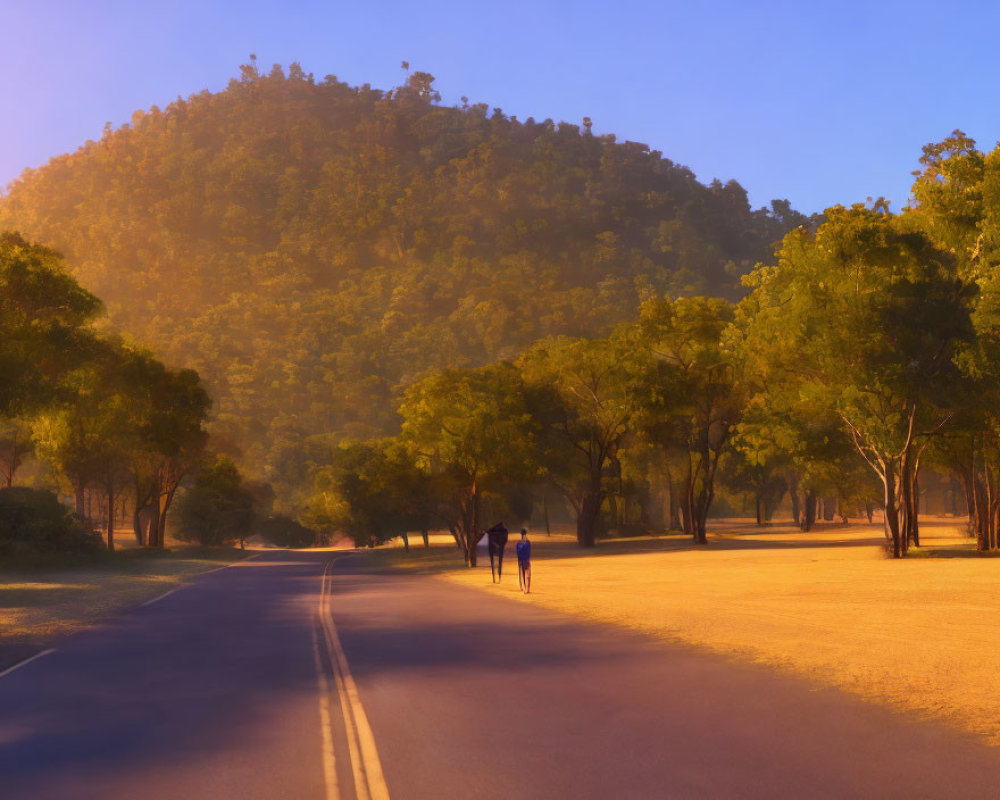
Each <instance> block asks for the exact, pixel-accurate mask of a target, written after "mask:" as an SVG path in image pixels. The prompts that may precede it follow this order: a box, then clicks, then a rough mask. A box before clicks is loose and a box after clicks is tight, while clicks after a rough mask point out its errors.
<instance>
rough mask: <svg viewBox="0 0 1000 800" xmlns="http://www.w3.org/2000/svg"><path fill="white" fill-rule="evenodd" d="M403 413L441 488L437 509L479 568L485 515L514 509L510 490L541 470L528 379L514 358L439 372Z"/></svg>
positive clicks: (419, 456) (409, 397)
mask: <svg viewBox="0 0 1000 800" xmlns="http://www.w3.org/2000/svg"><path fill="white" fill-rule="evenodd" d="M399 413H400V415H401V416H402V417H403V429H402V433H401V441H402V442H403V444H404V445H405V446H406V447H407V448H408V449H409V450H410V452H411V453H413V456H414V458H415V459H416V462H417V463H418V464H419V466H420V467H421V468H422V469H423V470H424V471H425V472H426V473H427V475H428V476H429V477H430V478H431V479H432V480H433V481H434V485H435V486H436V492H435V493H436V496H437V498H438V500H439V502H438V504H437V507H436V509H435V513H436V514H437V516H438V517H439V518H440V519H442V520H443V521H444V522H445V524H446V525H447V527H448V529H449V530H450V531H451V532H452V535H453V536H454V537H455V541H456V543H457V544H458V546H459V547H460V548H461V549H462V553H463V554H464V556H465V562H466V564H467V565H468V566H470V567H474V566H476V545H477V544H478V543H479V540H480V539H481V538H482V536H483V526H484V520H485V519H493V518H494V517H496V516H498V515H499V514H502V513H503V511H504V510H507V509H508V508H509V505H508V503H507V501H506V498H505V494H506V493H507V491H508V490H509V488H510V487H511V486H512V485H516V484H519V483H521V482H523V481H525V480H530V479H531V478H533V477H534V475H535V473H536V467H535V465H534V463H533V460H532V455H533V454H532V442H533V434H534V422H533V420H532V417H531V414H530V411H529V408H528V403H527V401H526V397H525V390H524V384H523V381H522V380H521V376H520V374H519V372H518V370H517V369H516V368H515V367H514V366H513V365H512V364H510V363H507V362H500V363H497V364H491V365H488V366H486V367H480V368H479V369H467V370H460V369H448V370H442V371H440V372H436V373H432V374H431V375H429V376H427V377H426V378H424V379H423V380H421V381H419V382H417V383H416V384H414V385H413V386H412V387H410V388H409V389H408V390H407V391H406V394H405V396H404V399H403V403H402V404H401V405H400V407H399ZM491 515H492V516H491Z"/></svg>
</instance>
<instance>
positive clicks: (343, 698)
mask: <svg viewBox="0 0 1000 800" xmlns="http://www.w3.org/2000/svg"><path fill="white" fill-rule="evenodd" d="M331 566H333V562H332V561H328V562H327V563H326V568H325V569H324V570H323V583H322V586H321V587H320V595H319V619H320V624H321V625H322V627H323V640H324V641H325V642H326V651H327V654H328V655H329V656H330V666H331V667H332V668H333V678H334V683H335V684H336V686H337V700H338V702H339V704H340V710H341V714H343V717H344V732H345V735H346V737H347V761H348V763H349V764H350V765H351V775H352V777H353V778H354V791H355V794H356V795H357V800H369V795H368V786H367V782H366V781H365V775H364V772H363V771H362V769H361V767H362V761H361V753H360V747H359V746H358V738H357V733H356V731H355V728H354V725H352V724H351V718H350V712H349V710H348V709H349V705H348V702H349V701H348V699H347V691H346V690H345V689H344V681H343V678H341V676H340V669H339V667H338V664H337V659H336V656H335V651H334V647H333V642H332V640H331V638H330V631H329V627H328V625H327V618H328V617H329V616H330V610H329V608H330V605H329V602H330V601H329V585H328V583H327V576H328V574H329V572H330V567H331Z"/></svg>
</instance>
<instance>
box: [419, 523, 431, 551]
mask: <svg viewBox="0 0 1000 800" xmlns="http://www.w3.org/2000/svg"><path fill="white" fill-rule="evenodd" d="M420 536H421V537H422V538H423V540H424V547H430V546H431V540H430V537H429V536H428V535H427V528H424V529H423V530H422V531H420Z"/></svg>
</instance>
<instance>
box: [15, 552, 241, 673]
mask: <svg viewBox="0 0 1000 800" xmlns="http://www.w3.org/2000/svg"><path fill="white" fill-rule="evenodd" d="M244 555H251V553H249V552H246V553H241V552H240V551H239V550H231V549H220V550H210V549H203V548H198V547H190V546H188V547H176V548H171V549H170V550H169V551H163V552H157V551H143V550H138V549H122V550H120V551H118V552H116V553H113V554H112V553H102V554H100V555H99V556H97V557H92V558H78V559H70V560H66V559H64V560H62V561H61V562H59V561H51V560H50V561H48V562H46V561H36V562H35V563H30V564H25V563H21V564H18V565H17V566H16V567H10V566H9V565H8V566H7V567H4V566H2V565H0V670H2V669H4V668H6V667H8V666H10V665H11V664H13V663H16V662H17V661H19V660H21V659H22V658H25V657H26V656H28V655H31V654H32V653H35V652H37V651H38V650H39V649H41V648H43V647H45V646H47V645H49V644H50V643H51V642H53V641H55V640H56V639H57V638H58V637H60V636H64V635H66V634H68V633H73V632H75V631H78V630H82V629H84V628H86V627H88V626H90V625H93V624H94V623H96V622H98V621H100V620H101V619H103V618H105V617H107V616H109V615H111V614H114V613H115V612H118V611H121V610H123V609H127V608H131V607H133V606H137V605H139V604H141V603H143V602H145V601H146V600H150V599H152V598H154V597H156V596H157V595H160V594H163V593H164V592H168V591H170V590H171V589H172V588H175V587H176V586H178V585H180V584H181V583H182V582H183V581H185V580H187V579H188V578H190V577H192V576H194V575H197V574H198V573H200V572H205V571H206V570H209V569H214V568H215V567H219V566H222V565H225V564H227V563H231V562H233V561H236V560H239V559H240V558H242V557H243V556H244Z"/></svg>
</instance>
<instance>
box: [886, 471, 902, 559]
mask: <svg viewBox="0 0 1000 800" xmlns="http://www.w3.org/2000/svg"><path fill="white" fill-rule="evenodd" d="M882 485H883V488H884V489H885V514H884V516H885V527H886V532H887V538H888V539H889V540H890V541H891V542H892V557H893V558H902V557H903V556H904V555H905V554H906V550H905V546H906V540H905V538H904V537H903V535H902V533H901V531H900V529H899V507H898V506H897V505H896V476H895V474H894V473H893V468H892V466H891V465H886V469H885V475H884V477H883V478H882Z"/></svg>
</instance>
